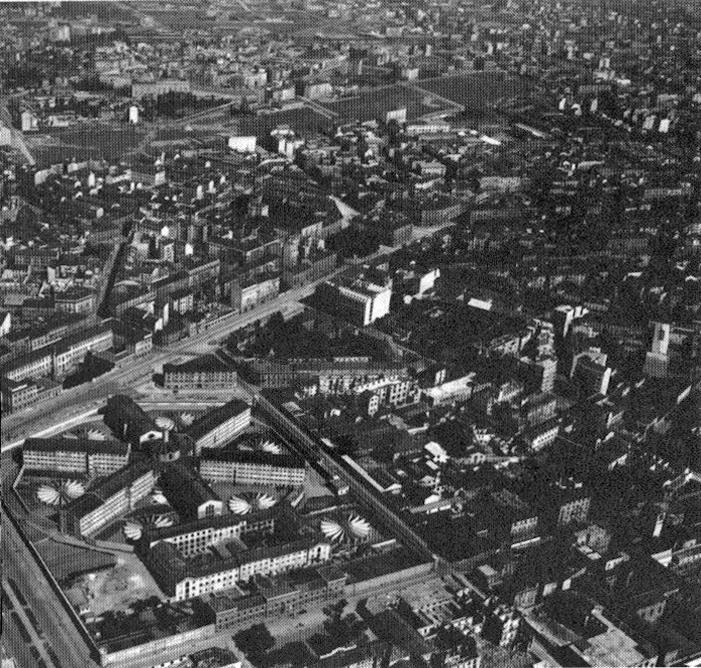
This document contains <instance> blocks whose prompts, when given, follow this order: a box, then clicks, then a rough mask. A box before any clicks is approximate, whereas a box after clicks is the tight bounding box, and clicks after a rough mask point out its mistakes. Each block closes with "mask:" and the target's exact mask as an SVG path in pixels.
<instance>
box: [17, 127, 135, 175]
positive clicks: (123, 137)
mask: <svg viewBox="0 0 701 668" xmlns="http://www.w3.org/2000/svg"><path fill="white" fill-rule="evenodd" d="M48 135H49V138H50V140H49V142H47V141H46V140H45V139H42V138H41V137H33V138H31V139H30V140H29V141H28V143H29V144H30V150H31V151H32V154H33V155H34V157H35V159H36V161H37V164H39V165H40V166H43V165H53V164H56V163H59V162H62V161H63V160H71V159H72V158H75V159H76V160H78V161H81V160H88V159H95V160H99V159H100V158H104V159H106V160H109V161H115V160H118V159H119V158H120V157H122V156H123V155H124V154H125V153H128V152H129V151H131V150H133V149H134V148H135V147H136V146H137V145H138V144H139V142H140V141H141V140H142V138H143V136H144V131H143V130H138V129H136V128H134V127H133V126H129V127H123V128H116V127H111V126H108V125H104V124H100V123H90V124H85V125H81V126H80V127H77V128H67V129H65V130H64V129H61V130H58V129H57V130H52V131H51V132H50V133H48Z"/></svg>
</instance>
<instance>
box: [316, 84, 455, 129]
mask: <svg viewBox="0 0 701 668" xmlns="http://www.w3.org/2000/svg"><path fill="white" fill-rule="evenodd" d="M323 105H324V106H325V107H327V108H328V109H330V110H331V111H333V112H335V113H337V114H338V115H339V120H340V121H353V120H360V121H361V122H362V121H370V120H373V119H379V120H382V121H384V120H385V117H386V115H387V112H388V111H393V110H395V109H402V108H406V110H407V118H408V119H412V118H418V117H419V116H423V115H424V114H429V113H432V112H436V111H440V110H441V109H443V108H444V107H445V105H444V104H443V103H441V102H437V101H435V102H434V101H432V100H431V99H430V97H429V96H427V95H426V94H425V93H422V92H421V91H417V90H414V89H412V88H407V87H406V86H403V85H401V84H394V85H391V86H385V87H382V88H377V89H375V90H372V91H368V92H364V93H361V94H360V95H357V96H355V97H349V98H345V99H341V100H335V101H333V102H324V103H323Z"/></svg>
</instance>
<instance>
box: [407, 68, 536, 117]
mask: <svg viewBox="0 0 701 668" xmlns="http://www.w3.org/2000/svg"><path fill="white" fill-rule="evenodd" d="M416 84H417V86H420V87H421V88H423V89H424V90H428V91H431V92H433V93H436V94H438V95H440V96H442V97H446V98H448V99H449V100H452V101H453V102H456V103H458V104H461V105H464V106H465V107H467V108H468V109H482V108H484V107H486V105H487V104H488V103H490V102H494V101H496V100H498V99H499V98H503V97H511V96H514V95H520V94H522V93H523V92H524V91H525V90H526V88H527V85H526V83H525V82H524V81H523V80H521V79H518V78H516V77H513V76H510V75H508V74H506V73H504V72H464V73H462V74H451V75H447V76H442V77H436V78H433V79H422V80H420V81H417V82H416Z"/></svg>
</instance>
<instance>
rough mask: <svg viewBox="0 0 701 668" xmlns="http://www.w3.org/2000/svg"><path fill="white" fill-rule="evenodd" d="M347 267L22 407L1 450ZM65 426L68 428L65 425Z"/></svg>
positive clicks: (5, 431)
mask: <svg viewBox="0 0 701 668" xmlns="http://www.w3.org/2000/svg"><path fill="white" fill-rule="evenodd" d="M445 227H447V226H446V225H441V226H436V227H424V228H418V229H417V230H415V234H414V237H415V238H423V237H426V236H431V235H434V234H436V233H437V232H439V231H440V230H442V229H444V228H445ZM397 248H398V247H394V248H389V247H386V246H383V247H381V248H380V250H378V251H377V252H376V253H373V254H372V255H371V256H369V257H368V258H365V261H369V260H372V259H374V258H375V257H378V256H380V255H382V254H384V253H387V252H391V251H393V250H396V249H397ZM345 269H346V267H345V266H341V267H338V268H337V269H335V270H334V271H333V272H331V273H330V274H328V275H326V276H323V277H321V278H319V279H317V280H316V281H313V282H312V283H309V284H308V285H305V286H304V287H301V288H295V289H293V290H288V291H287V292H284V293H283V294H281V295H279V296H278V297H276V298H274V299H272V300H270V301H269V302H267V303H265V304H261V305H260V306H258V307H257V308H255V309H253V310H251V311H247V312H246V313H240V314H232V315H231V316H229V317H227V318H224V319H223V320H222V321H220V322H217V323H215V324H213V325H210V326H209V327H208V328H207V329H203V330H202V331H200V332H199V333H197V334H195V335H194V336H190V337H188V338H186V339H184V340H182V341H179V342H178V343H175V344H173V345H170V346H168V347H167V348H161V347H154V349H153V350H152V351H151V353H150V354H148V355H145V356H143V357H139V358H135V359H131V360H129V361H127V362H124V363H123V364H122V365H121V366H118V367H115V368H114V369H113V370H112V371H110V372H108V373H106V374H105V375H104V376H101V377H99V378H96V379H95V381H94V382H92V383H85V384H83V385H79V386H77V387H74V388H71V389H69V390H65V391H64V392H63V393H61V395H60V396H58V397H56V398H54V399H50V400H47V401H44V402H42V403H41V405H40V406H34V407H32V408H29V409H26V410H23V411H19V412H17V413H14V414H12V415H8V416H5V417H3V420H2V432H1V433H2V451H3V452H4V451H7V450H11V449H12V448H15V447H17V446H19V445H21V443H22V442H23V441H24V439H25V438H26V437H27V436H29V435H31V434H36V433H37V432H41V431H44V430H47V429H50V428H51V427H53V426H54V425H57V424H59V425H61V424H64V423H65V422H66V421H67V420H70V419H72V418H75V416H76V415H79V414H82V413H85V412H86V411H89V410H91V409H95V408H97V407H98V406H100V405H101V404H103V403H104V401H105V399H106V398H107V397H109V396H110V395H112V394H116V393H118V392H122V393H126V394H129V395H131V396H137V395H136V393H135V392H136V391H135V388H136V387H137V386H139V385H141V384H143V383H144V382H148V381H149V380H150V379H151V377H152V375H153V374H154V373H158V372H160V371H161V369H162V365H163V363H164V362H167V361H168V360H171V359H174V358H175V357H177V356H178V355H201V354H204V353H206V352H213V351H214V350H215V349H216V347H217V346H218V345H219V344H220V343H221V342H223V341H224V340H225V339H226V338H227V337H228V336H229V335H230V334H231V333H232V332H234V331H236V330H237V329H241V328H242V327H246V326H247V325H250V324H251V323H253V322H255V321H256V320H260V319H261V318H266V317H268V316H270V315H272V314H273V313H275V312H276V311H282V312H283V314H287V315H290V314H291V313H293V312H296V311H297V310H299V308H300V304H299V302H300V300H301V299H304V298H305V297H309V296H310V295H311V294H312V293H313V292H314V290H315V289H316V286H317V285H319V284H320V283H322V282H323V281H325V280H328V279H329V278H330V277H331V276H335V275H336V274H338V273H340V272H342V271H344V270H345ZM62 428H65V427H62Z"/></svg>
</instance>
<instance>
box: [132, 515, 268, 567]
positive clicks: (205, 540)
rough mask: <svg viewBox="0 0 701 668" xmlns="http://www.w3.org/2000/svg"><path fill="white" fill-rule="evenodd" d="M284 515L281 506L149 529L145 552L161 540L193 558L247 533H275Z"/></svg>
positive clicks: (145, 536)
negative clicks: (281, 516)
mask: <svg viewBox="0 0 701 668" xmlns="http://www.w3.org/2000/svg"><path fill="white" fill-rule="evenodd" d="M280 515H281V510H280V508H279V507H273V508H270V509H267V510H258V511H256V512H252V513H248V514H246V515H235V514H228V515H215V516H213V517H203V518H200V519H196V520H193V521H192V522H186V523H184V524H178V525H177V526H172V527H161V528H156V527H153V528H149V529H147V530H146V531H144V533H143V536H142V538H141V543H142V547H143V549H151V548H152V547H153V546H154V545H156V544H157V543H159V542H160V541H165V542H167V543H172V544H173V545H175V547H177V548H178V551H179V552H180V553H181V554H182V555H183V556H185V557H191V556H193V555H195V554H198V553H200V552H202V551H203V550H206V549H207V548H209V547H210V546H212V545H215V544H217V543H222V542H225V541H228V540H233V539H235V538H241V537H242V536H245V535H246V534H247V533H251V532H254V531H255V532H257V533H272V532H273V531H274V529H275V526H276V523H277V521H278V518H279V517H280Z"/></svg>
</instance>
